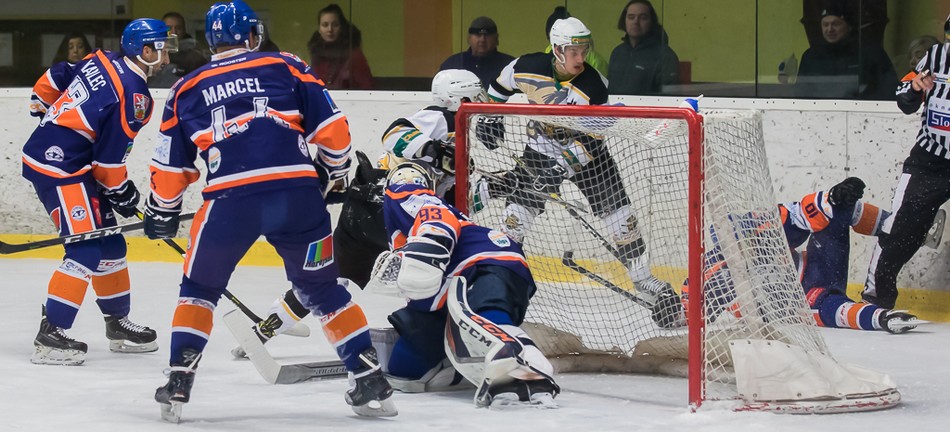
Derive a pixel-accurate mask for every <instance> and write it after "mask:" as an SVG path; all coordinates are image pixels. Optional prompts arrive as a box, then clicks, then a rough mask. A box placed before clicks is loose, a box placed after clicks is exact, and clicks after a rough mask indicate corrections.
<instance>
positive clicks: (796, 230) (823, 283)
mask: <svg viewBox="0 0 950 432" xmlns="http://www.w3.org/2000/svg"><path fill="white" fill-rule="evenodd" d="M864 186H865V185H864V182H863V181H862V180H861V179H859V178H857V177H849V178H847V179H845V180H844V181H842V182H841V183H838V184H837V185H835V186H833V187H832V188H831V189H830V190H828V191H827V192H824V191H819V192H814V193H811V194H808V195H806V196H805V197H804V198H802V199H801V200H800V201H796V202H790V203H784V204H779V206H778V209H779V215H780V221H781V223H782V229H783V231H784V232H785V237H786V239H788V245H789V252H790V253H791V255H792V260H793V262H794V264H795V265H796V267H797V269H798V274H799V277H800V280H801V283H802V287H803V288H804V289H805V297H806V299H807V302H808V306H809V307H810V308H811V310H812V312H813V313H814V316H815V321H817V323H818V325H819V326H822V327H833V328H851V329H857V330H885V331H888V332H890V333H906V332H908V331H910V330H912V329H914V328H915V327H917V326H918V325H921V324H925V323H926V321H922V320H919V319H917V317H916V316H914V315H911V314H910V313H907V311H902V310H892V309H885V308H881V307H878V306H876V305H873V304H870V303H856V302H854V301H853V300H851V299H850V298H848V296H847V287H848V262H849V257H850V248H851V240H850V232H851V230H854V231H855V232H857V233H859V234H864V235H869V236H879V235H881V225H882V224H883V223H884V221H885V220H886V219H887V218H888V217H889V216H890V212H888V211H886V210H882V209H880V208H878V207H877V206H874V205H872V204H868V203H864V202H862V201H860V199H861V197H862V196H863V195H864ZM744 219H746V220H742V221H736V222H737V223H738V225H739V226H740V227H741V226H749V227H751V229H750V230H742V229H740V231H741V232H743V233H749V232H754V231H757V230H758V229H759V228H760V227H761V226H762V224H763V223H768V222H767V221H764V220H763V218H761V217H755V216H754V215H746V217H744ZM711 234H712V238H713V242H714V244H715V246H714V247H713V249H712V250H710V251H707V252H706V259H705V263H704V265H705V269H706V270H705V272H704V273H705V276H704V278H705V281H704V283H705V286H706V288H705V292H706V299H707V300H706V301H707V307H706V315H707V317H710V319H715V317H717V316H719V314H721V313H723V312H724V311H726V310H729V311H730V312H731V313H733V314H735V315H736V316H740V313H739V312H740V311H738V310H737V307H736V306H735V305H736V302H735V299H736V293H735V288H734V283H733V278H732V275H731V274H730V271H729V267H728V266H727V259H726V258H725V256H724V254H723V250H722V243H721V242H720V241H719V239H717V236H716V232H715V231H713V232H712V233H711ZM740 235H742V234H740ZM802 245H805V249H804V250H800V248H801V246H802ZM687 287H688V284H687V283H684V284H683V304H684V306H686V305H687V303H688V301H687V298H688V294H689V293H688V288H687Z"/></svg>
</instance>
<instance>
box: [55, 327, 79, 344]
mask: <svg viewBox="0 0 950 432" xmlns="http://www.w3.org/2000/svg"><path fill="white" fill-rule="evenodd" d="M53 328H54V329H55V330H53V334H55V335H56V336H59V337H61V338H63V339H65V340H67V341H70V342H75V341H76V339H73V338H71V337H69V335H67V334H66V331H65V330H63V328H62V327H53Z"/></svg>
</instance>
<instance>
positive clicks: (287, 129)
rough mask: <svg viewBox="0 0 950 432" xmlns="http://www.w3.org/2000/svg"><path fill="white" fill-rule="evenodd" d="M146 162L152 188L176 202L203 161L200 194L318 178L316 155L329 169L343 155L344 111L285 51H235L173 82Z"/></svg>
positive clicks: (346, 143)
mask: <svg viewBox="0 0 950 432" xmlns="http://www.w3.org/2000/svg"><path fill="white" fill-rule="evenodd" d="M159 138H160V143H159V145H158V146H157V147H156V150H155V155H154V156H153V159H152V163H151V166H150V172H151V174H152V190H153V192H154V196H156V197H157V199H158V200H159V201H160V202H159V204H160V205H163V206H169V207H172V206H175V205H177V204H178V203H179V202H180V201H181V197H182V195H183V193H184V191H185V188H186V187H187V186H188V184H190V183H193V182H195V181H197V179H198V170H197V168H196V167H195V160H196V159H197V157H198V156H199V155H200V157H201V159H202V160H203V161H204V162H205V165H206V166H207V168H208V169H207V178H206V180H207V186H206V187H205V188H204V190H203V191H202V195H203V197H204V198H205V199H214V198H217V197H219V196H221V195H222V194H224V193H228V194H229V195H240V194H244V193H255V192H260V191H263V190H270V189H274V188H282V187H287V186H293V185H314V186H315V185H318V180H317V173H316V170H315V169H314V167H313V162H312V161H311V159H310V150H309V149H308V147H307V145H308V144H314V145H316V146H317V152H316V153H317V155H316V160H317V162H318V163H320V164H321V165H323V167H324V168H326V169H327V172H328V173H333V172H335V171H337V170H340V169H343V168H344V164H345V163H346V161H347V160H348V159H349V152H350V132H349V125H348V123H347V120H346V117H345V116H344V115H343V113H342V112H341V111H340V109H339V108H337V106H336V104H334V103H333V100H332V99H331V98H330V94H329V93H328V92H327V91H326V88H325V87H324V85H323V82H322V81H321V80H320V79H319V78H317V76H316V75H315V74H314V73H313V70H312V69H311V68H310V66H309V65H307V64H306V63H305V62H304V61H302V60H300V59H299V58H297V57H296V56H294V55H293V54H289V53H258V52H248V51H247V50H233V51H229V52H227V53H223V54H219V55H216V56H215V58H213V59H212V61H211V63H209V64H207V65H204V66H202V67H201V68H198V69H196V70H194V71H192V72H191V73H189V74H188V75H186V76H185V77H183V78H182V79H181V80H180V81H179V82H178V83H176V84H175V86H173V87H172V90H171V94H170V95H169V98H168V101H167V103H166V105H165V110H164V113H163V115H162V126H161V132H160V136H159Z"/></svg>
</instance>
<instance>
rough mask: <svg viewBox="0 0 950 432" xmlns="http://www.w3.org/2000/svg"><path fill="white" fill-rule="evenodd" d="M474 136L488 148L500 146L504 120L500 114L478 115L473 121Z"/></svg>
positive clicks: (503, 134) (503, 133)
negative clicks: (474, 121)
mask: <svg viewBox="0 0 950 432" xmlns="http://www.w3.org/2000/svg"><path fill="white" fill-rule="evenodd" d="M475 138H478V140H479V141H481V142H482V144H484V145H485V147H488V149H489V150H494V149H496V148H498V147H499V146H501V144H499V141H502V140H504V139H505V122H504V118H503V117H501V116H480V117H478V120H477V121H476V123H475Z"/></svg>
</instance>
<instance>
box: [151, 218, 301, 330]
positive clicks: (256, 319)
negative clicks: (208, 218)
mask: <svg viewBox="0 0 950 432" xmlns="http://www.w3.org/2000/svg"><path fill="white" fill-rule="evenodd" d="M135 216H136V217H138V218H139V220H140V221H142V223H143V224H144V221H145V215H144V214H142V212H140V211H137V212H135ZM192 217H194V214H193V213H192ZM189 219H191V218H189ZM186 220H187V219H186ZM162 241H163V242H165V244H167V245H168V246H170V247H171V248H172V249H174V250H175V252H178V253H179V254H181V256H182V257H183V258H184V256H185V255H186V254H187V253H188V252H186V251H185V249H183V248H182V247H181V246H179V245H178V243H177V242H175V240H172V239H170V238H165V239H162ZM224 297H226V298H227V299H228V300H230V301H231V303H234V305H235V306H237V308H238V309H240V310H241V312H244V315H247V317H248V318H250V319H251V321H254V323H259V322H261V321H263V318H261V317H259V316H257V314H256V313H254V311H252V310H251V309H250V308H249V307H247V306H245V305H244V303H243V302H242V301H241V300H240V299H238V298H237V296H235V295H234V294H232V293H231V291H228V290H227V288H225V289H224ZM296 325H297V326H304V327H305V326H306V325H305V324H303V323H297V324H296ZM284 334H287V335H291V336H300V337H307V336H310V328H309V327H307V328H306V330H304V329H297V328H296V326H295V327H294V329H291V330H288V331H287V332H284Z"/></svg>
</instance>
